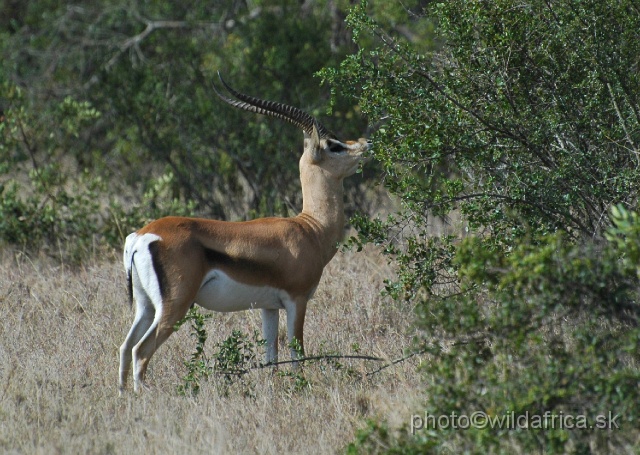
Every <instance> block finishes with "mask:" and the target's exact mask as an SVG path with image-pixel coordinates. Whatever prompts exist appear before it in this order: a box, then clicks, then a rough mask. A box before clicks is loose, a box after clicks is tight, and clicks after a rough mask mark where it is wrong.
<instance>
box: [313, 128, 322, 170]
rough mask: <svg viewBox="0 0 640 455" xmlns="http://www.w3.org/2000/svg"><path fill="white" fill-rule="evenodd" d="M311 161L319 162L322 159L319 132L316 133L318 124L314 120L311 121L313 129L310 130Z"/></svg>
mask: <svg viewBox="0 0 640 455" xmlns="http://www.w3.org/2000/svg"><path fill="white" fill-rule="evenodd" d="M310 146H311V150H310V152H311V161H312V162H313V163H319V162H320V161H322V147H321V146H320V133H318V126H317V124H316V122H313V131H312V132H311V144H310Z"/></svg>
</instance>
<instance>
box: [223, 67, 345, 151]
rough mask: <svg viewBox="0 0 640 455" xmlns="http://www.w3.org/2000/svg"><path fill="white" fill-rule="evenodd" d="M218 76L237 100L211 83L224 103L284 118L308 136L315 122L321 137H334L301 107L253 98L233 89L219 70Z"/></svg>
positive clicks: (311, 132)
mask: <svg viewBox="0 0 640 455" xmlns="http://www.w3.org/2000/svg"><path fill="white" fill-rule="evenodd" d="M218 77H219V78H220V82H222V84H223V85H224V86H225V88H226V89H227V90H228V91H229V93H231V95H233V96H234V97H235V98H237V99H238V100H239V101H237V100H233V99H231V98H227V97H226V96H224V95H223V94H222V93H220V92H219V91H218V89H217V88H216V86H215V85H213V84H212V85H213V90H214V91H215V92H216V94H217V95H218V97H220V99H221V100H223V101H224V102H225V103H227V104H230V105H231V106H233V107H237V108H239V109H243V110H245V111H249V112H254V113H257V114H262V115H267V116H270V117H275V118H279V119H281V120H285V121H287V122H289V123H291V124H293V125H295V126H297V127H298V128H300V129H302V130H303V131H304V132H305V133H307V134H308V135H309V136H311V135H312V134H313V125H314V123H315V125H316V128H317V129H318V134H319V135H320V138H322V139H329V138H330V139H334V138H335V136H334V134H333V133H331V132H330V131H329V130H327V129H326V128H325V127H324V126H323V125H322V124H321V123H320V122H318V121H317V120H316V119H315V118H314V117H312V116H311V115H309V114H307V113H306V112H304V111H303V110H301V109H298V108H297V107H293V106H289V105H287V104H282V103H276V102H275V101H266V100H262V99H259V98H255V97H253V96H249V95H245V94H244V93H240V92H238V91H237V90H234V89H233V88H231V87H230V86H229V84H227V83H226V82H225V80H224V79H223V78H222V75H221V74H220V72H218Z"/></svg>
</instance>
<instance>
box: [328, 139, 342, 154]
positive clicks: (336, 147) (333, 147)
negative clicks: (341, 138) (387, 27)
mask: <svg viewBox="0 0 640 455" xmlns="http://www.w3.org/2000/svg"><path fill="white" fill-rule="evenodd" d="M329 150H330V151H332V152H333V153H341V152H344V151H345V150H346V147H345V146H344V145H343V144H341V143H340V142H330V143H329Z"/></svg>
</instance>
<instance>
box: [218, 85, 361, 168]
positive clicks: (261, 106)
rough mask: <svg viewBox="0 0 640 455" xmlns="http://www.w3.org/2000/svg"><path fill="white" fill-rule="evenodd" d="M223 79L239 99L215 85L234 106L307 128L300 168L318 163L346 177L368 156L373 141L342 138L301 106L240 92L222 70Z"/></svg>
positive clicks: (317, 164) (302, 128)
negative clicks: (344, 140) (228, 82)
mask: <svg viewBox="0 0 640 455" xmlns="http://www.w3.org/2000/svg"><path fill="white" fill-rule="evenodd" d="M218 77H220V81H221V82H222V84H223V85H224V86H225V88H226V89H227V90H228V91H229V93H230V94H231V95H232V96H233V97H234V98H236V99H235V100H233V99H231V98H228V97H226V96H224V95H222V94H221V93H220V92H219V91H218V90H217V89H216V88H215V86H214V87H213V88H214V90H215V92H216V94H217V95H218V96H219V97H220V98H221V99H222V100H223V101H225V102H226V103H228V104H230V105H231V106H234V107H237V108H239V109H243V110H246V111H249V112H255V113H257V114H262V115H267V116H270V117H276V118H279V119H281V120H284V121H286V122H289V123H291V124H293V125H295V126H297V127H298V128H300V129H301V130H302V131H303V132H304V153H303V154H302V157H301V158H300V170H301V172H304V169H307V168H309V167H310V166H311V167H314V166H315V167H317V168H318V169H316V170H322V171H323V173H326V174H327V175H328V176H329V177H331V178H333V179H336V180H342V179H344V178H345V177H348V176H350V175H352V174H354V173H355V172H356V170H357V169H358V166H359V165H360V163H361V162H364V161H365V160H367V158H366V157H365V155H364V154H365V152H366V151H367V150H368V149H369V147H370V145H371V142H369V141H368V140H366V139H363V138H360V139H358V140H357V141H346V142H342V141H340V140H338V139H337V138H336V136H335V134H333V133H332V132H331V131H329V130H328V129H327V128H325V127H324V126H323V125H322V124H321V123H320V122H318V120H316V119H315V118H314V117H312V116H311V115H309V114H308V113H306V112H304V111H302V110H301V109H298V108H297V107H293V106H288V105H286V104H281V103H276V102H273V101H265V100H262V99H259V98H254V97H252V96H249V95H245V94H243V93H240V92H238V91H236V90H234V89H233V88H231V87H230V86H229V85H228V84H227V83H226V82H225V81H224V79H222V76H221V75H220V73H218Z"/></svg>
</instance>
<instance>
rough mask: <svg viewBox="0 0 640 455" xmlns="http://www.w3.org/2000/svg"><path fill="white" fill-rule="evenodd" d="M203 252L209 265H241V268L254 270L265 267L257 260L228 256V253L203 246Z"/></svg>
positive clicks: (260, 269)
mask: <svg viewBox="0 0 640 455" xmlns="http://www.w3.org/2000/svg"><path fill="white" fill-rule="evenodd" d="M204 254H205V257H206V259H207V262H208V263H209V264H211V265H231V264H235V265H242V267H243V268H246V269H249V270H253V271H256V272H257V271H262V270H264V268H265V267H264V265H262V264H260V263H259V262H256V261H249V260H247V259H239V258H234V257H231V256H229V255H228V254H225V253H221V252H220V251H216V250H212V249H210V248H204Z"/></svg>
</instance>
